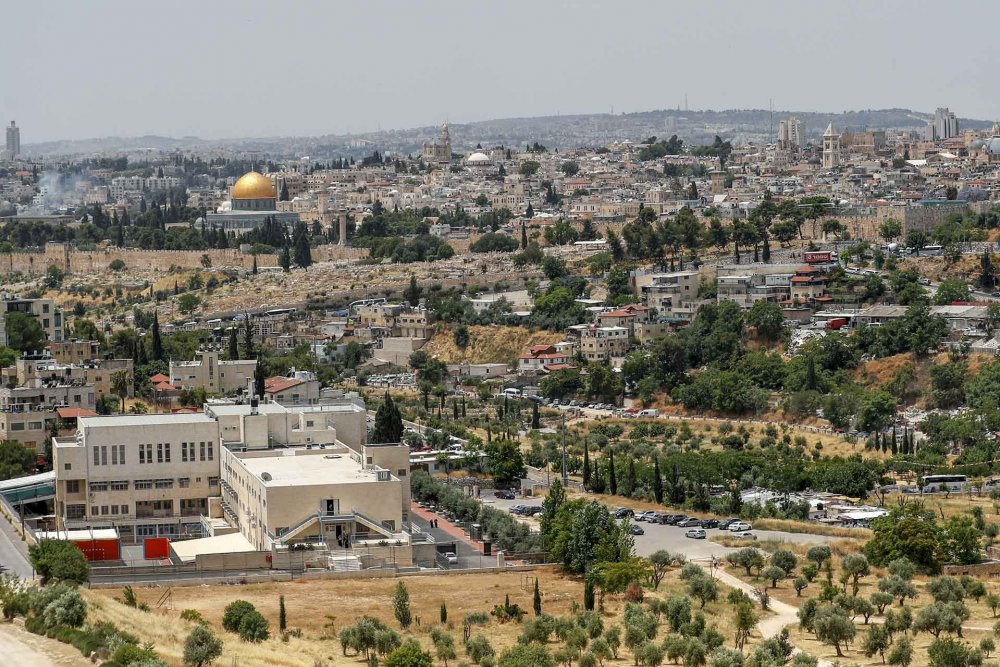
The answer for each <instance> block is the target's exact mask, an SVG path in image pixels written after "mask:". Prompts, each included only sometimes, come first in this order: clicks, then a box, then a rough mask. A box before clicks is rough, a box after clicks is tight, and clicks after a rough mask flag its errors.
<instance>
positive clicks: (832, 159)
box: [823, 123, 840, 169]
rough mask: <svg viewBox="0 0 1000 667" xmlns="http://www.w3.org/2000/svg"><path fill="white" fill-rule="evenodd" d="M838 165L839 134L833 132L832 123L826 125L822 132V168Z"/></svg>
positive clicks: (833, 167)
mask: <svg viewBox="0 0 1000 667" xmlns="http://www.w3.org/2000/svg"><path fill="white" fill-rule="evenodd" d="M839 166H840V135H839V134H837V133H836V132H834V130H833V123H830V124H829V125H827V126H826V132H824V133H823V168H824V169H836V168H837V167H839Z"/></svg>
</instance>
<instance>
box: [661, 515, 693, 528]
mask: <svg viewBox="0 0 1000 667" xmlns="http://www.w3.org/2000/svg"><path fill="white" fill-rule="evenodd" d="M688 518H689V517H688V515H687V514H668V515H667V521H666V523H667V524H668V525H671V526H676V525H677V524H679V523H680V522H681V521H687V520H688Z"/></svg>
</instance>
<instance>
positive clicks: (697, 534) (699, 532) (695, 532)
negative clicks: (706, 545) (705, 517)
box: [684, 528, 706, 540]
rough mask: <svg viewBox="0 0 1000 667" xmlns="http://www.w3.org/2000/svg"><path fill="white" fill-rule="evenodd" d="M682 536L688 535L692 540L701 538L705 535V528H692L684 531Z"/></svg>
mask: <svg viewBox="0 0 1000 667" xmlns="http://www.w3.org/2000/svg"><path fill="white" fill-rule="evenodd" d="M684 537H690V538H691V539H692V540H703V539H705V537H706V536H705V530H704V529H703V528H692V529H691V530H689V531H687V532H686V533H684Z"/></svg>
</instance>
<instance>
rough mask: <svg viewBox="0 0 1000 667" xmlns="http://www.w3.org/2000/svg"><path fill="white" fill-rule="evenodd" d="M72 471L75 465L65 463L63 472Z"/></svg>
mask: <svg viewBox="0 0 1000 667" xmlns="http://www.w3.org/2000/svg"><path fill="white" fill-rule="evenodd" d="M72 469H73V464H72V463H64V464H63V470H72Z"/></svg>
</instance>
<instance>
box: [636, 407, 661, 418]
mask: <svg viewBox="0 0 1000 667" xmlns="http://www.w3.org/2000/svg"><path fill="white" fill-rule="evenodd" d="M639 416H640V417H659V416H660V411H659V410H657V409H656V408H646V409H645V410H641V411H640V412H639Z"/></svg>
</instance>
